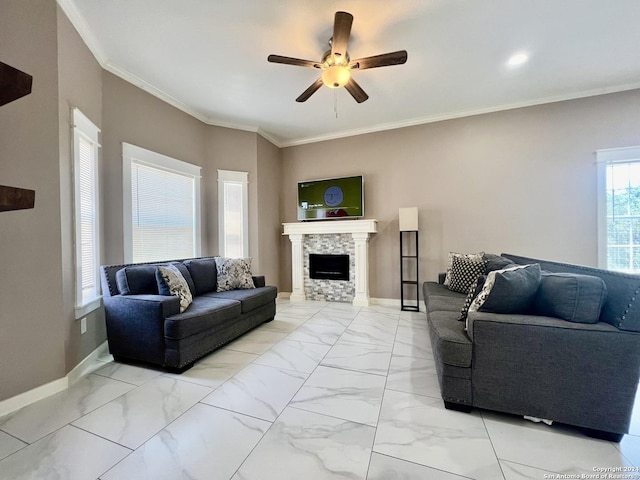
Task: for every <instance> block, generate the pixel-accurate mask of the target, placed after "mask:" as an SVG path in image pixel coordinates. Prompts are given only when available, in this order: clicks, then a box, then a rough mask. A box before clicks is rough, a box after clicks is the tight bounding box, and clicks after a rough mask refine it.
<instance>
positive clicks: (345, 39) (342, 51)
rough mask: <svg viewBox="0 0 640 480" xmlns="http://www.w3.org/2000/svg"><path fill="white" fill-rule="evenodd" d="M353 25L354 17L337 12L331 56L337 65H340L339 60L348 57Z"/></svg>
mask: <svg viewBox="0 0 640 480" xmlns="http://www.w3.org/2000/svg"><path fill="white" fill-rule="evenodd" d="M352 23H353V15H351V14H350V13H347V12H336V16H335V19H334V21H333V38H332V40H331V55H333V57H334V58H335V60H336V63H339V59H340V58H345V57H346V55H347V46H348V44H349V36H350V35H351V24H352Z"/></svg>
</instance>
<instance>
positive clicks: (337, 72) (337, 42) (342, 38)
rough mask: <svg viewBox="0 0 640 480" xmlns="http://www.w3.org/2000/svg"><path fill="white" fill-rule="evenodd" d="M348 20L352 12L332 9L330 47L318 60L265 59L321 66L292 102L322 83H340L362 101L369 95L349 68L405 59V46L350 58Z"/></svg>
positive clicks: (332, 85)
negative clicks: (320, 73)
mask: <svg viewBox="0 0 640 480" xmlns="http://www.w3.org/2000/svg"><path fill="white" fill-rule="evenodd" d="M352 23H353V15H351V14H350V13H347V12H336V15H335V19H334V22H333V37H331V39H330V40H329V46H330V47H331V48H330V49H329V50H327V51H326V52H325V53H324V55H323V56H322V60H320V61H319V62H314V61H312V60H301V59H299V58H292V57H283V56H281V55H269V57H268V58H267V60H268V61H269V62H272V63H283V64H285V65H295V66H298V67H310V68H317V69H319V70H322V76H321V77H320V78H319V79H318V80H316V81H315V82H313V84H311V86H310V87H309V88H307V89H306V90H305V91H304V92H302V94H301V95H300V96H299V97H298V98H296V102H306V101H307V100H308V99H309V97H311V95H313V94H314V93H315V92H316V91H318V89H319V88H320V87H321V86H322V85H323V84H324V85H326V86H327V87H329V88H340V87H344V88H345V89H346V90H347V92H349V93H350V94H351V96H352V97H353V98H354V99H355V101H356V102H358V103H362V102H364V101H366V100H367V99H368V98H369V95H367V94H366V92H365V91H364V90H363V89H362V88H361V87H360V85H358V84H357V83H356V81H355V80H354V79H353V77H352V76H351V71H352V70H365V69H367V68H376V67H387V66H389V65H402V64H403V63H405V62H406V61H407V51H406V50H399V51H397V52H390V53H383V54H381V55H374V56H372V57H365V58H359V59H357V60H351V59H350V58H349V53H348V52H347V46H348V44H349V36H350V34H351V24H352Z"/></svg>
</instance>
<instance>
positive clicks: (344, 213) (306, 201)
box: [298, 175, 364, 221]
mask: <svg viewBox="0 0 640 480" xmlns="http://www.w3.org/2000/svg"><path fill="white" fill-rule="evenodd" d="M363 184H364V182H363V178H362V175H358V176H355V177H344V178H332V179H327V180H309V181H306V182H298V220H300V221H303V220H334V219H345V218H361V217H363V216H364V195H363V193H364V190H363Z"/></svg>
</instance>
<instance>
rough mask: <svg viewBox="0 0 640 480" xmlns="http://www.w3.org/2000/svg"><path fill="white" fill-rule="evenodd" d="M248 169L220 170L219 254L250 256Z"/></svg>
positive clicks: (240, 256) (224, 255)
mask: <svg viewBox="0 0 640 480" xmlns="http://www.w3.org/2000/svg"><path fill="white" fill-rule="evenodd" d="M248 177H249V173H248V172H236V171H232V170H218V232H219V245H218V249H219V254H220V255H221V256H223V257H235V258H242V257H248V256H249V214H248V204H249V201H248V197H249V195H248V190H249V188H248V186H249V181H248Z"/></svg>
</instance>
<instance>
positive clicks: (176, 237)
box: [131, 161, 196, 262]
mask: <svg viewBox="0 0 640 480" xmlns="http://www.w3.org/2000/svg"><path fill="white" fill-rule="evenodd" d="M131 207H132V211H131V234H132V254H133V261H134V262H153V261H160V260H169V259H175V258H188V257H193V256H196V251H195V232H196V212H195V179H194V178H193V177H192V176H187V175H182V174H180V173H176V172H171V171H168V170H164V169H160V168H155V167H152V166H149V165H145V164H142V163H137V162H135V161H134V162H132V164H131Z"/></svg>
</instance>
